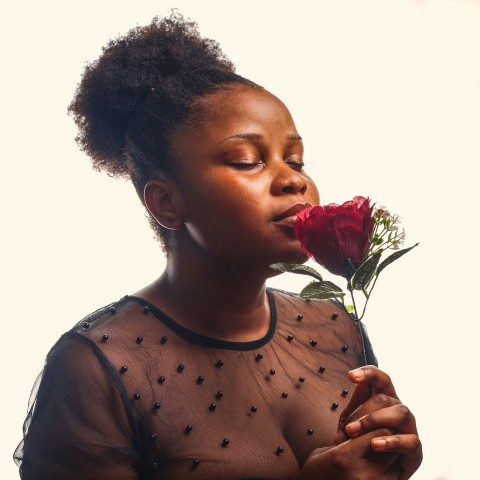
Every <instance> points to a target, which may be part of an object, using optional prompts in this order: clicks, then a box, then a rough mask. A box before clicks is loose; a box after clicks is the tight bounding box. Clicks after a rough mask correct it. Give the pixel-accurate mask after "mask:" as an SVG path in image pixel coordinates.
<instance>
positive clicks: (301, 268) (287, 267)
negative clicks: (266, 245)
mask: <svg viewBox="0 0 480 480" xmlns="http://www.w3.org/2000/svg"><path fill="white" fill-rule="evenodd" d="M270 268H271V269H273V270H277V271H279V272H288V273H301V274H302V275H310V276H311V277H313V278H316V279H317V280H320V281H321V282H323V278H322V276H321V275H320V274H319V273H318V272H317V271H316V270H315V269H313V268H311V267H308V266H307V265H302V264H299V263H272V264H271V265H270Z"/></svg>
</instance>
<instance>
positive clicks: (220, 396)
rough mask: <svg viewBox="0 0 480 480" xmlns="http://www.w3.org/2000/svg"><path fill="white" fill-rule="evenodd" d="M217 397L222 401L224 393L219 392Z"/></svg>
mask: <svg viewBox="0 0 480 480" xmlns="http://www.w3.org/2000/svg"><path fill="white" fill-rule="evenodd" d="M215 396H216V397H217V398H218V399H219V400H220V399H221V398H222V397H223V392H222V391H221V390H219V391H218V392H217V393H216V395H215Z"/></svg>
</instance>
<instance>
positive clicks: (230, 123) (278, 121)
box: [187, 86, 297, 141]
mask: <svg viewBox="0 0 480 480" xmlns="http://www.w3.org/2000/svg"><path fill="white" fill-rule="evenodd" d="M192 117H194V118H193V120H194V121H193V122H190V124H189V127H191V126H192V125H193V126H194V128H193V129H192V128H188V127H187V130H190V131H191V133H195V134H196V135H201V136H203V137H204V138H205V137H208V138H210V139H211V140H212V141H214V140H215V139H217V138H218V139H219V140H221V139H223V138H225V137H226V136H228V135H235V134H239V133H258V134H261V135H263V136H267V137H268V136H269V135H275V134H281V135H282V136H284V135H286V134H287V135H293V134H297V130H296V127H295V124H294V122H293V119H292V117H291V115H290V112H289V111H288V109H287V107H286V106H285V105H284V103H283V102H282V101H281V100H279V99H278V98H277V97H276V96H275V95H272V94H271V93H270V92H268V91H267V90H264V89H263V88H253V87H250V86H237V87H233V88H231V87H230V88H227V89H226V90H222V91H219V92H215V93H212V94H208V95H206V96H205V97H202V98H201V99H200V100H199V101H198V102H197V103H196V105H195V108H194V113H193V114H192ZM192 130H193V131H192ZM220 137H221V138H220Z"/></svg>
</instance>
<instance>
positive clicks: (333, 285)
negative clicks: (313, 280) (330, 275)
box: [322, 280, 343, 292]
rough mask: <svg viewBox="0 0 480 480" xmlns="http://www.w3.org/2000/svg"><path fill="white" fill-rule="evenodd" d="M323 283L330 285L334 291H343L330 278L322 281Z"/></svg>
mask: <svg viewBox="0 0 480 480" xmlns="http://www.w3.org/2000/svg"><path fill="white" fill-rule="evenodd" d="M322 285H325V286H328V287H330V288H331V289H332V291H334V292H342V291H343V290H342V289H341V288H340V287H339V286H338V285H335V284H334V283H333V282H330V281H329V280H324V281H323V282H322Z"/></svg>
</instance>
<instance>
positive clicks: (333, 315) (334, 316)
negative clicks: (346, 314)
mask: <svg viewBox="0 0 480 480" xmlns="http://www.w3.org/2000/svg"><path fill="white" fill-rule="evenodd" d="M337 317H338V313H337V312H334V313H332V320H336V319H337Z"/></svg>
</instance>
